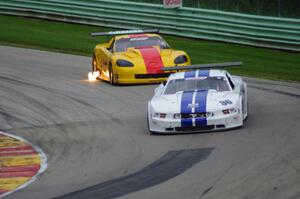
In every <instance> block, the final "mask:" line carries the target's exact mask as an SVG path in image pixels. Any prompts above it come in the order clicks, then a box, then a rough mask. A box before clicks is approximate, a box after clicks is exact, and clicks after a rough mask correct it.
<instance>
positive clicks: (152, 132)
mask: <svg viewBox="0 0 300 199" xmlns="http://www.w3.org/2000/svg"><path fill="white" fill-rule="evenodd" d="M147 128H148V133H149V134H150V135H155V134H157V133H156V132H155V131H151V130H150V125H149V114H148V112H147Z"/></svg>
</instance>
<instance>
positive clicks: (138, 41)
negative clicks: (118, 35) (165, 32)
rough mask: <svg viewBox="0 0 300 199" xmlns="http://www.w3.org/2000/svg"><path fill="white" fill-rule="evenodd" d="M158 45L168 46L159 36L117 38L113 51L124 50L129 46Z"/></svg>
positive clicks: (163, 47)
mask: <svg viewBox="0 0 300 199" xmlns="http://www.w3.org/2000/svg"><path fill="white" fill-rule="evenodd" d="M146 46H159V47H160V48H161V49H167V48H170V47H169V45H168V44H167V42H166V41H164V40H163V39H162V38H161V37H158V36H154V37H147V36H145V37H134V38H123V39H119V40H117V41H116V43H115V52H124V51H126V50H127V48H131V47H134V48H136V47H146Z"/></svg>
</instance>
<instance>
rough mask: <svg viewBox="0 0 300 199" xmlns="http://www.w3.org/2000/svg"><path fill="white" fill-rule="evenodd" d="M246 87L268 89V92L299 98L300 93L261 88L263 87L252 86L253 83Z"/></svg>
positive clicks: (266, 89)
mask: <svg viewBox="0 0 300 199" xmlns="http://www.w3.org/2000/svg"><path fill="white" fill-rule="evenodd" d="M248 87H250V88H254V89H258V90H262V91H268V92H271V93H277V94H281V95H286V96H289V97H294V98H299V99H300V95H299V94H296V93H289V92H285V91H279V90H275V89H270V88H263V87H259V86H253V85H248Z"/></svg>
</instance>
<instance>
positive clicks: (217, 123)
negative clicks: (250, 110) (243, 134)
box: [149, 113, 243, 133]
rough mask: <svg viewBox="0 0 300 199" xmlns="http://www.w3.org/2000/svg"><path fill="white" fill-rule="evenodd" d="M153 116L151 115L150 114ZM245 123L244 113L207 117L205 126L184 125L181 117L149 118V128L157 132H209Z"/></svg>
mask: <svg viewBox="0 0 300 199" xmlns="http://www.w3.org/2000/svg"><path fill="white" fill-rule="evenodd" d="M149 117H151V116H149ZM242 125H243V119H242V115H241V114H239V113H235V114H230V115H228V116H225V115H224V116H222V117H218V118H213V117H212V118H207V125H205V126H195V125H193V126H190V127H182V125H181V119H161V118H151V119H149V130H150V131H152V132H157V133H194V132H209V131H218V130H225V129H231V128H237V127H240V126H242Z"/></svg>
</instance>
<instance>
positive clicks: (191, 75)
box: [184, 70, 196, 78]
mask: <svg viewBox="0 0 300 199" xmlns="http://www.w3.org/2000/svg"><path fill="white" fill-rule="evenodd" d="M191 77H196V71H195V70H193V71H187V72H185V73H184V78H191Z"/></svg>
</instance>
